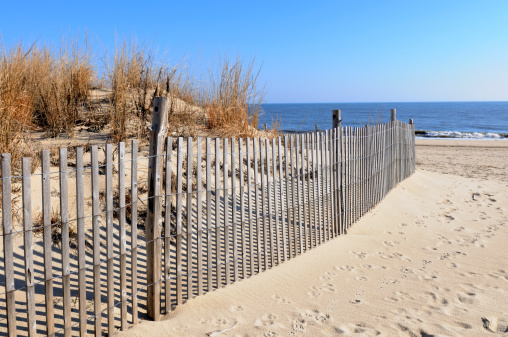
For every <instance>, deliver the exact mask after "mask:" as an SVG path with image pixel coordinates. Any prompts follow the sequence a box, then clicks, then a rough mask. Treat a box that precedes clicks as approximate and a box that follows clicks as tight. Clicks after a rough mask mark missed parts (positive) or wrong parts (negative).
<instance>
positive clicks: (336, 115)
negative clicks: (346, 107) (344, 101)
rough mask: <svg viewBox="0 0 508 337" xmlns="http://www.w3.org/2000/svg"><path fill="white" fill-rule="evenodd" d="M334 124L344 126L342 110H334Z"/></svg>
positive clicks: (334, 126) (334, 125)
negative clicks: (341, 116)
mask: <svg viewBox="0 0 508 337" xmlns="http://www.w3.org/2000/svg"><path fill="white" fill-rule="evenodd" d="M332 120H333V123H332V126H333V128H334V129H335V128H337V127H341V126H342V119H341V118H340V110H332Z"/></svg>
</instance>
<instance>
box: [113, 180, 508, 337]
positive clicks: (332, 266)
mask: <svg viewBox="0 0 508 337" xmlns="http://www.w3.org/2000/svg"><path fill="white" fill-rule="evenodd" d="M473 193H474V194H475V197H474V199H473ZM507 205H508V196H507V194H506V186H505V184H500V183H498V182H496V181H484V182H479V181H478V180H475V179H468V178H464V177H459V176H453V175H443V174H437V173H431V172H425V171H418V172H417V173H416V174H415V175H414V176H412V177H411V178H409V179H408V180H406V181H404V182H402V183H401V184H400V185H399V187H398V188H397V189H395V190H394V191H392V192H391V193H390V194H389V195H388V196H387V198H386V200H385V201H384V202H382V203H381V205H379V206H378V207H376V208H375V209H374V210H373V211H371V212H370V213H369V214H368V215H367V216H365V217H364V218H363V219H362V220H361V221H359V222H358V223H357V224H355V225H354V226H353V228H352V230H351V231H350V232H349V234H348V235H346V236H342V237H339V238H337V239H335V240H333V241H331V242H328V243H326V244H324V245H322V246H320V247H318V248H316V249H314V250H313V251H311V252H309V253H306V254H304V255H302V256H299V257H298V258H296V259H294V260H292V261H289V262H288V263H284V264H283V265H281V266H279V267H277V268H274V269H272V270H270V271H267V272H265V273H262V274H260V275H256V276H255V277H253V278H250V279H248V280H245V281H241V282H239V283H237V284H234V285H231V286H228V287H227V288H225V289H222V290H219V291H215V292H213V293H210V294H207V295H205V296H202V297H198V298H196V299H193V300H192V301H189V302H188V303H187V304H185V305H183V306H180V307H178V308H177V309H176V310H175V311H174V312H173V313H172V314H170V315H169V317H167V318H168V319H167V320H166V321H163V322H157V323H156V322H143V323H142V324H140V325H139V326H137V327H134V328H132V329H130V330H128V331H127V332H126V333H123V334H120V335H121V336H147V335H150V336H206V334H207V333H210V332H214V331H217V332H216V334H215V335H220V336H282V335H285V336H287V335H289V336H298V335H301V336H303V335H307V336H335V335H345V336H351V335H357V336H369V335H372V336H374V335H384V336H396V335H401V336H432V335H445V336H467V335H469V336H479V335H484V334H488V333H489V330H490V331H492V332H494V331H496V332H498V333H499V334H503V333H505V332H506V333H508V330H507V329H508V327H507V325H508V312H507V310H506V309H507V308H508V290H507V289H508V267H507V266H508V250H506V249H505V245H506V241H507V240H508V230H507V226H506V224H507V220H508V216H507V214H508V212H507V210H506V207H507ZM394 210H396V211H394ZM235 322H236V325H235V326H234V328H233V329H231V330H230V331H226V332H223V333H218V331H221V330H223V329H227V328H231V327H232V326H233V325H234V324H235ZM486 327H487V328H486ZM492 332H490V334H492Z"/></svg>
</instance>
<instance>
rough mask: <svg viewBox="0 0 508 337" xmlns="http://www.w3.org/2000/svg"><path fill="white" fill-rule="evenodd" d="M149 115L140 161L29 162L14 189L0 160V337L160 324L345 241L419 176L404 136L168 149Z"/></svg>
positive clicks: (185, 142) (325, 135)
mask: <svg viewBox="0 0 508 337" xmlns="http://www.w3.org/2000/svg"><path fill="white" fill-rule="evenodd" d="M156 107H157V109H159V111H158V112H159V113H158V114H157V113H156V112H157V111H155V110H157V109H154V127H153V135H152V141H151V144H150V153H149V154H148V156H146V154H145V155H144V156H143V155H142V152H140V151H139V149H138V143H137V141H132V143H131V144H130V146H129V148H130V150H126V146H125V144H124V143H119V144H118V146H117V147H115V148H114V147H113V145H111V144H107V145H105V146H104V147H101V148H100V149H99V147H97V146H92V147H91V149H90V150H89V151H84V149H83V148H80V147H78V148H77V149H76V154H75V159H74V158H73V157H74V156H70V158H68V155H67V149H61V150H60V152H59V158H58V160H57V159H56V158H53V159H52V158H50V154H49V152H48V151H43V152H42V156H41V159H42V170H41V172H40V173H36V174H31V172H30V159H29V158H24V159H23V162H22V173H21V175H20V176H12V175H11V163H10V155H9V154H3V155H2V158H1V169H2V172H1V181H2V221H3V223H2V224H3V226H2V227H3V232H2V237H3V242H2V246H1V251H2V254H1V258H2V260H3V266H4V267H3V269H2V271H3V277H2V282H4V283H3V284H1V286H2V288H3V287H5V291H4V292H3V293H2V294H1V299H0V334H2V335H8V336H18V335H27V336H35V335H64V336H71V335H80V336H83V335H85V334H95V335H96V336H100V335H104V334H108V335H109V336H111V335H113V334H114V333H115V332H117V331H118V330H125V329H127V328H128V327H129V326H130V325H131V324H137V323H138V322H139V319H155V320H158V319H160V318H161V315H163V314H165V313H168V312H170V311H171V310H173V309H174V307H175V306H177V305H181V304H183V303H185V301H187V300H190V299H191V298H193V297H195V296H199V295H203V294H205V293H206V292H210V291H213V290H214V289H217V288H222V287H224V286H226V285H228V284H231V283H234V282H237V281H239V280H241V279H245V278H248V277H251V276H253V275H255V274H257V273H260V272H262V271H264V270H267V269H270V268H272V267H275V266H277V265H278V264H280V263H283V262H285V261H287V260H289V259H292V258H295V257H296V256H297V255H299V254H302V253H304V252H306V251H308V250H311V249H313V248H314V247H316V246H317V245H320V244H323V243H325V242H326V241H328V240H331V239H333V238H334V237H336V236H337V235H341V234H344V233H346V232H347V230H348V229H349V228H350V226H351V225H352V224H353V223H354V222H355V221H357V220H358V219H359V218H360V217H361V216H362V215H363V214H365V213H366V212H368V211H369V210H370V209H372V208H373V207H374V206H375V205H376V204H377V203H378V202H379V201H381V200H382V199H383V197H384V196H385V195H386V194H387V193H388V192H389V191H390V190H391V189H392V188H393V187H394V186H395V185H396V184H397V183H398V182H400V181H401V180H403V179H405V178H407V177H408V176H410V175H411V174H412V173H413V172H414V170H415V147H414V145H415V143H414V125H413V124H412V123H411V124H405V123H402V122H400V121H397V120H393V121H391V122H389V123H386V124H381V125H374V126H367V127H364V128H351V127H340V126H337V127H334V128H332V129H330V130H326V131H322V132H311V133H303V134H293V135H283V136H281V137H276V138H273V139H265V138H253V139H233V138H232V139H218V138H216V139H210V138H200V137H198V138H197V139H192V138H187V139H183V138H177V139H173V138H172V137H167V138H166V137H165V136H164V123H165V121H164V116H163V115H164V110H165V109H164V102H163V101H156ZM161 115H162V116H161ZM157 116H159V117H157ZM157 118H160V119H158V122H155V120H156V119H157ZM101 150H103V151H101ZM114 156H115V157H116V160H113V157H114ZM52 163H53V166H52V165H51V164H52ZM114 177H115V179H114ZM127 182H130V183H129V184H128V183H127ZM36 185H37V186H36ZM127 185H129V186H127ZM69 186H70V187H69ZM34 187H35V188H34ZM52 199H53V201H55V200H58V202H56V203H55V202H53V204H56V205H53V206H55V207H53V208H52ZM32 206H34V209H32ZM35 208H37V209H40V210H41V211H42V212H41V216H40V219H39V220H37V217H36V216H34V214H33V213H34V212H35ZM55 209H57V210H58V211H55ZM32 211H34V212H32Z"/></svg>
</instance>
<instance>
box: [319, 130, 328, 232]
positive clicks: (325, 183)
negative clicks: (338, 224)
mask: <svg viewBox="0 0 508 337" xmlns="http://www.w3.org/2000/svg"><path fill="white" fill-rule="evenodd" d="M327 133H328V132H327V131H324V132H321V176H322V179H321V181H322V183H321V187H322V192H321V193H322V194H323V202H322V204H323V228H324V233H323V237H324V240H325V241H328V240H330V222H329V217H328V163H327V158H326V157H327V156H326V154H327V153H328V151H327V149H328V148H327V146H326V144H327V142H328V137H327Z"/></svg>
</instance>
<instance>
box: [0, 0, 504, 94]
mask: <svg viewBox="0 0 508 337" xmlns="http://www.w3.org/2000/svg"><path fill="white" fill-rule="evenodd" d="M0 8H1V11H0V34H1V35H2V38H3V40H4V44H5V45H7V46H9V45H11V44H12V43H14V42H17V41H19V40H20V39H23V41H24V42H26V43H30V42H33V41H34V40H36V39H39V41H42V42H45V43H46V44H50V45H53V46H58V43H59V42H60V38H61V36H62V34H66V35H76V34H77V33H78V32H81V33H82V32H84V31H87V32H88V36H89V37H91V38H93V40H94V45H95V48H96V52H97V54H100V51H99V50H100V46H102V47H104V48H107V49H109V50H113V49H114V44H115V34H117V35H118V36H120V37H127V38H128V37H130V36H131V35H135V36H136V37H137V39H138V40H140V41H148V42H151V43H153V45H154V46H155V47H156V48H157V50H158V51H159V53H162V54H165V55H166V57H167V58H168V59H169V60H171V61H174V62H176V61H177V60H181V59H182V58H184V57H185V56H186V55H188V56H189V59H190V60H191V61H190V62H191V65H192V63H196V64H197V63H201V62H203V60H204V61H205V62H212V61H213V60H214V59H217V57H218V55H220V54H224V53H227V54H229V55H236V54H239V55H241V56H242V57H243V58H245V59H252V58H254V57H255V58H256V64H257V66H261V65H262V70H261V83H266V88H267V95H266V97H265V100H266V102H269V103H277V102H278V103H285V102H390V101H391V102H393V101H485V100H497V101H508V1H506V0H498V1H495V0H486V1H465V0H461V1H448V0H446V1H443V0H440V1H412V0H411V1H408V0H404V1H356V0H351V1H312V2H311V1H274V0H272V1H159V2H150V1H135V2H134V1H132V2H131V1H121V2H120V1H119V2H113V1H101V2H98V1H80V2H75V1H48V2H46V1H36V2H30V1H22V0H20V1H3V3H2V5H1V7H0ZM99 41H100V43H99ZM168 55H169V56H168Z"/></svg>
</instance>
